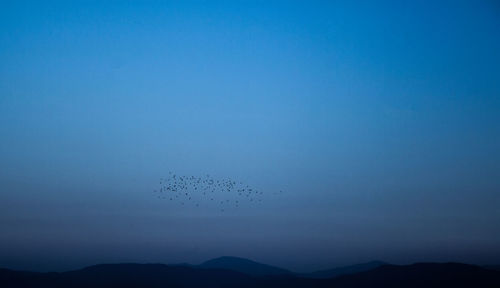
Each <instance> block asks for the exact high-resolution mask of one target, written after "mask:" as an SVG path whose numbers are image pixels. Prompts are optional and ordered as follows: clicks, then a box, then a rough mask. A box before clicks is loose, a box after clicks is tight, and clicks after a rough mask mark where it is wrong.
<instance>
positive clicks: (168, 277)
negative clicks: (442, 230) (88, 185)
mask: <svg viewBox="0 0 500 288" xmlns="http://www.w3.org/2000/svg"><path fill="white" fill-rule="evenodd" d="M0 287H5V288H11V287H41V288H45V287H52V288H60V287H61V288H62V287H77V288H83V287H94V288H100V287H145V288H150V287H151V288H156V287H184V288H191V287H193V288H194V287H197V288H203V287H208V288H212V287H213V288H215V287H220V288H226V287H227V288H229V287H242V288H250V287H296V288H299V287H300V288H302V287H303V288H326V287H331V288H351V287H353V288H354V287H357V288H358V287H359V288H363V287H372V288H378V287H388V288H391V287H409V288H414V287H422V288H423V287H426V288H427V287H454V288H461V287H474V288H475V287H487V288H488V287H492V288H493V287H496V288H497V287H500V272H499V271H494V270H488V269H485V268H482V267H479V266H474V265H466V264H457V263H445V264H436V263H421V264H414V265H407V266H395V265H384V266H380V267H378V268H375V269H373V270H370V271H365V272H360V273H356V274H350V275H344V276H339V277H336V278H331V279H313V278H300V277H295V276H293V275H279V276H277V275H274V276H251V275H248V274H244V273H240V272H236V271H231V270H224V269H206V268H196V267H188V266H169V265H163V264H107V265H96V266H91V267H87V268H84V269H81V270H76V271H70V272H63V273H35V272H24V271H13V270H8V269H0Z"/></svg>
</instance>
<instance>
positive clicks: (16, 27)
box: [0, 1, 500, 271]
mask: <svg viewBox="0 0 500 288" xmlns="http://www.w3.org/2000/svg"><path fill="white" fill-rule="evenodd" d="M353 2H355V1H325V2H312V1H298V2H292V1H282V2H271V1H258V2H246V1H245V2H243V1H227V2H213V1H203V2H202V1H200V2H189V3H188V2H185V1H176V2H164V1H159V2H150V1H141V2H139V1H84V2H76V1H60V2H54V1H34V2H31V1H30V2H25V1H2V2H1V3H0V266H2V267H10V268H18V269H37V270H44V271H46V270H67V269H73V268H79V267H82V266H85V265H90V264H96V263H103V262H123V261H127V262H162V263H176V262H190V263H199V262H201V261H204V260H207V259H209V258H212V257H218V256H222V255H233V256H240V257H247V258H250V259H254V260H256V261H261V262H265V263H268V264H273V265H278V266H282V267H284V268H288V269H293V270H297V271H312V270H314V269H321V268H331V267H333V266H336V265H345V264H352V263H356V262H360V261H369V260H373V259H379V260H384V261H389V262H393V263H397V264H398V263H401V264H403V263H410V262H416V261H462V262H469V263H477V264H488V263H490V264H492V263H495V264H499V263H500V225H499V223H500V5H498V3H495V1H408V3H405V1H373V2H370V1H360V2H357V3H353ZM168 171H174V172H175V173H178V174H185V175H194V176H202V175H205V174H207V173H208V174H210V175H213V176H214V177H218V178H227V177H231V178H233V179H236V180H241V181H245V182H246V183H249V184H251V185H252V186H254V187H258V188H259V189H262V190H263V191H267V194H266V196H265V197H266V199H265V201H263V202H262V204H260V205H246V206H243V207H240V208H239V209H232V210H229V211H226V212H225V213H221V212H220V211H218V210H217V209H214V207H211V206H209V205H206V206H203V207H199V208H194V207H182V206H179V205H177V204H172V203H169V202H168V201H161V200H159V199H157V198H156V197H155V195H154V194H153V192H152V191H153V189H156V188H157V187H158V181H159V179H160V178H161V177H164V176H167V174H168ZM277 190H283V191H284V192H283V194H282V195H279V196H273V194H272V193H271V192H272V191H277Z"/></svg>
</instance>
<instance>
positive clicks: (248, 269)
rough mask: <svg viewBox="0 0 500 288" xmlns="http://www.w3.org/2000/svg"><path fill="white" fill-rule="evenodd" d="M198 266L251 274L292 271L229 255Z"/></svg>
mask: <svg viewBox="0 0 500 288" xmlns="http://www.w3.org/2000/svg"><path fill="white" fill-rule="evenodd" d="M198 267H201V268H209V269H213V268H217V269H227V270H233V271H238V272H241V273H245V274H248V275H252V276H265V275H290V274H292V272H290V271H288V270H286V269H282V268H278V267H274V266H270V265H266V264H262V263H258V262H255V261H252V260H248V259H244V258H239V257H229V256H224V257H219V258H215V259H212V260H208V261H206V262H204V263H202V264H200V265H199V266H198Z"/></svg>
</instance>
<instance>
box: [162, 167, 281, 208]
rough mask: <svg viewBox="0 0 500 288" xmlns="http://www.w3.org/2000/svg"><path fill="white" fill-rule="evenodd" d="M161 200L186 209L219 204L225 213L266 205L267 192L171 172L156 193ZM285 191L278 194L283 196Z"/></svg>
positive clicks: (226, 180) (240, 184) (163, 179)
mask: <svg viewBox="0 0 500 288" xmlns="http://www.w3.org/2000/svg"><path fill="white" fill-rule="evenodd" d="M153 192H155V193H156V194H157V195H156V196H157V198H158V199H164V200H168V201H172V202H176V203H178V204H180V205H182V206H187V205H192V206H194V207H200V205H202V204H203V203H204V202H208V201H209V202H211V203H212V204H216V205H217V206H216V207H218V209H219V210H220V211H221V212H224V211H225V210H226V209H228V208H231V207H232V208H238V207H240V206H241V205H243V204H244V203H248V202H253V203H259V202H262V200H263V197H264V192H263V191H261V190H257V189H254V188H252V187H250V186H249V185H246V184H244V183H243V182H241V181H234V180H232V179H215V178H213V177H211V176H210V175H206V176H204V177H195V176H185V175H177V174H174V173H172V172H169V175H168V177H167V178H161V179H160V187H159V188H158V189H157V190H154V191H153ZM279 193H282V191H279V192H274V193H273V194H275V195H276V194H279Z"/></svg>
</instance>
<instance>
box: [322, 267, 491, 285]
mask: <svg viewBox="0 0 500 288" xmlns="http://www.w3.org/2000/svg"><path fill="white" fill-rule="evenodd" d="M329 285H331V286H330V287H338V288H351V287H352V288H354V287H356V288H364V287H366V288H367V287H370V288H379V287H380V288H382V287H384V288H392V287H394V288H396V287H406V288H417V287H419V288H420V287H428V288H432V287H454V288H455V287H491V288H493V287H500V272H499V271H493V270H488V269H484V268H482V267H479V266H475V265H468V264H460V263H417V264H412V265H405V266H396V265H384V266H381V267H378V268H375V269H373V270H370V271H366V272H360V273H356V274H352V275H344V276H339V277H337V278H333V279H330V281H329Z"/></svg>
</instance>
